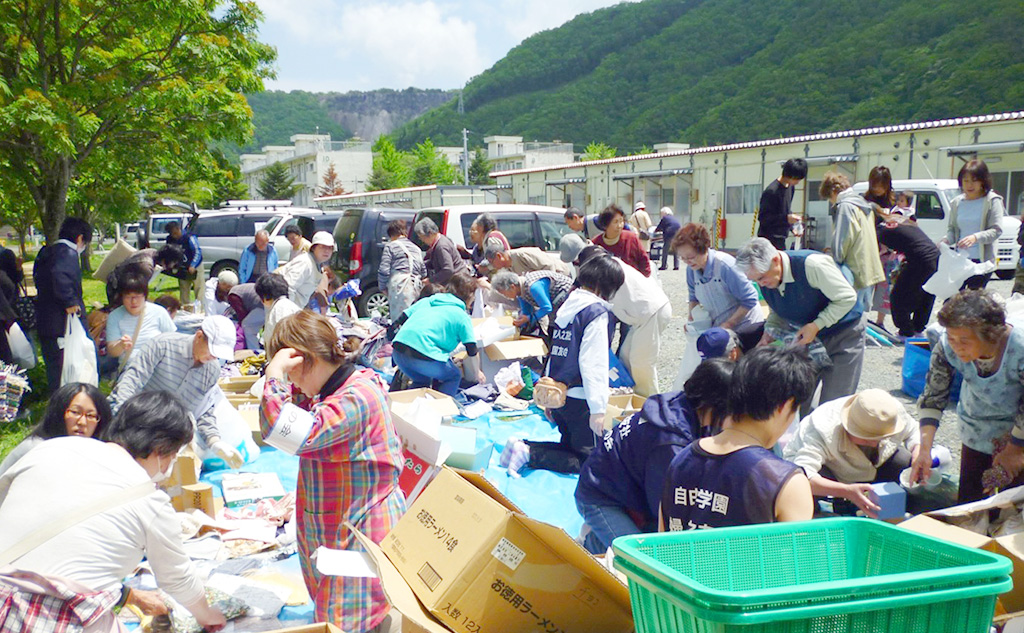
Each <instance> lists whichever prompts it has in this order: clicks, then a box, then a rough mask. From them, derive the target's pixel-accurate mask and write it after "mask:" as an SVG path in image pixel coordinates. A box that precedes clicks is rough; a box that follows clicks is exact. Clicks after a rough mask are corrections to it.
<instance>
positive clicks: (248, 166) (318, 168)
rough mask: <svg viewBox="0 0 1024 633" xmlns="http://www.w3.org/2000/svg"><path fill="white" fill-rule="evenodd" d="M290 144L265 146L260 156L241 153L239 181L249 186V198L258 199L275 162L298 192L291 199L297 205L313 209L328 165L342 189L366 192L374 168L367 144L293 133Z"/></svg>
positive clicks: (318, 135) (323, 135)
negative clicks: (282, 165) (261, 184)
mask: <svg viewBox="0 0 1024 633" xmlns="http://www.w3.org/2000/svg"><path fill="white" fill-rule="evenodd" d="M289 140H290V141H291V142H292V143H293V144H292V145H267V146H265V147H264V148H263V153H262V154H242V156H241V157H240V159H241V163H242V178H244V179H245V184H246V185H247V186H248V187H249V197H250V198H252V199H256V198H258V197H259V194H257V192H256V190H257V189H258V188H259V186H260V182H261V181H262V180H263V177H264V175H265V173H266V169H267V167H270V166H271V165H273V164H274V163H285V164H286V165H287V166H288V172H289V174H290V175H291V177H292V178H294V179H295V184H296V185H300V187H301V188H300V189H299V190H298V192H296V194H295V196H294V197H293V198H292V202H293V203H294V204H295V205H296V206H300V207H310V206H313V199H314V198H316V197H317V190H318V189H319V188H320V187H321V186H322V185H323V179H324V174H326V173H327V170H328V169H329V168H330V166H331V165H332V164H333V165H334V171H335V172H336V173H337V174H338V178H339V181H340V183H341V186H342V187H344V188H345V190H346V191H349V192H360V191H365V190H366V181H367V180H368V179H369V177H370V171H371V170H372V169H373V151H372V149H371V144H370V143H369V142H366V141H332V140H331V135H330V134H295V135H293V136H292V137H291V138H290V139H289Z"/></svg>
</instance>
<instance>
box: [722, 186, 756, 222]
mask: <svg viewBox="0 0 1024 633" xmlns="http://www.w3.org/2000/svg"><path fill="white" fill-rule="evenodd" d="M760 200H761V187H760V186H759V185H732V186H729V187H726V188H725V212H726V213H731V214H735V215H739V214H749V213H753V212H754V209H756V208H757V205H758V203H759V202H760Z"/></svg>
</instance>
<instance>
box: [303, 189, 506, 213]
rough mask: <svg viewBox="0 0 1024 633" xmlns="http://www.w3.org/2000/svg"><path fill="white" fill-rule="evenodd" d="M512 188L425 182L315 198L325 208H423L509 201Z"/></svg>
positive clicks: (318, 204)
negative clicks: (410, 185)
mask: <svg viewBox="0 0 1024 633" xmlns="http://www.w3.org/2000/svg"><path fill="white" fill-rule="evenodd" d="M503 194H505V195H503ZM507 194H508V188H506V187H499V186H496V185H468V186H464V185H422V186H418V187H403V188H402V189H382V190H380V191H365V192H363V193H346V194H343V195H340V196H324V197H322V198H317V199H316V200H315V202H316V204H317V206H319V207H320V208H321V209H345V208H348V207H394V208H399V209H423V208H426V207H440V206H445V205H453V204H497V203H508V202H510V201H511V200H510V199H509V197H508V195H507Z"/></svg>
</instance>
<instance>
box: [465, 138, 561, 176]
mask: <svg viewBox="0 0 1024 633" xmlns="http://www.w3.org/2000/svg"><path fill="white" fill-rule="evenodd" d="M484 143H487V161H488V162H490V164H491V168H492V169H493V170H495V171H505V170H510V169H513V170H514V169H536V168H541V167H548V166H551V165H564V164H565V163H571V162H572V161H573V159H574V158H575V155H574V154H573V151H572V143H562V142H561V141H554V142H552V143H537V142H531V143H524V142H523V137H522V136H486V137H484Z"/></svg>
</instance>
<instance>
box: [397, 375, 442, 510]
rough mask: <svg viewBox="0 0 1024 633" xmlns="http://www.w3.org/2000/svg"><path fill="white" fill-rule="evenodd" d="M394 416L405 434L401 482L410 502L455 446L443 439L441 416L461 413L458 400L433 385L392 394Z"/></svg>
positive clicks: (427, 482)
mask: <svg viewBox="0 0 1024 633" xmlns="http://www.w3.org/2000/svg"><path fill="white" fill-rule="evenodd" d="M388 401H389V404H390V407H391V419H392V421H393V422H394V424H395V430H396V431H397V432H398V436H399V437H400V438H402V458H403V459H402V463H403V467H402V472H401V474H400V475H399V476H398V486H399V487H400V488H401V489H402V492H404V493H405V498H406V500H407V501H409V502H410V503H411V502H412V501H413V500H415V499H416V497H417V496H419V494H420V492H422V491H423V490H424V489H425V488H426V487H427V484H429V483H430V482H431V481H432V480H433V479H434V476H435V475H437V473H438V472H439V471H440V470H441V466H442V465H443V464H444V462H445V460H446V459H447V458H448V456H449V454H450V453H451V448H450V447H449V446H447V445H446V444H445V443H444V442H443V441H442V439H441V432H440V429H441V420H442V419H443V418H444V417H445V416H451V415H458V413H459V407H458V405H457V404H455V401H454V400H453V399H452V398H451V397H449V396H447V395H445V394H443V393H441V392H439V391H435V390H433V389H427V388H424V389H409V390H406V391H396V392H394V393H389V394H388Z"/></svg>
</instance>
